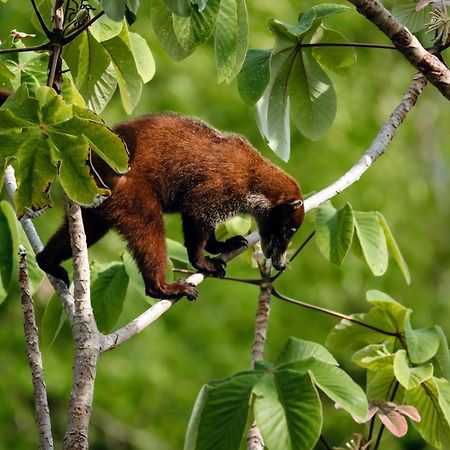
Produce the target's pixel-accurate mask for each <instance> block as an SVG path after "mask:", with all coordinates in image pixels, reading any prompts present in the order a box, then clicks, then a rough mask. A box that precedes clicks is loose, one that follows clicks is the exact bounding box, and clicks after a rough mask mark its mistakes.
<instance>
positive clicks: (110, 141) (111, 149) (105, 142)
mask: <svg viewBox="0 0 450 450" xmlns="http://www.w3.org/2000/svg"><path fill="white" fill-rule="evenodd" d="M74 112H75V117H73V118H72V119H70V120H67V121H65V122H62V123H58V124H54V125H52V126H51V127H49V131H50V132H53V131H56V132H58V133H63V134H65V135H71V136H73V137H77V138H78V137H79V136H80V135H83V136H85V137H86V139H87V140H88V141H89V144H90V146H91V148H92V149H93V150H94V151H95V153H97V154H98V155H99V156H100V157H101V158H102V159H103V160H104V161H106V162H107V163H108V165H109V166H111V167H112V168H113V169H114V170H116V171H117V172H124V171H126V170H127V168H128V154H127V152H126V148H125V144H124V142H123V141H122V139H121V138H120V137H119V136H118V135H117V134H116V133H114V132H113V131H112V130H110V129H109V128H108V127H107V126H105V125H104V124H103V123H101V122H96V121H94V120H91V119H88V120H86V119H85V118H84V117H83V114H85V113H84V111H83V110H82V109H80V108H75V110H74ZM90 115H91V117H93V118H95V117H96V118H97V120H101V119H100V118H99V117H98V116H92V112H90ZM80 145H81V144H80ZM63 150H65V149H63ZM85 156H86V157H87V155H85Z"/></svg>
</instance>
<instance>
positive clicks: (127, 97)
mask: <svg viewBox="0 0 450 450" xmlns="http://www.w3.org/2000/svg"><path fill="white" fill-rule="evenodd" d="M101 44H102V45H103V47H104V48H105V49H106V51H107V52H108V54H109V56H110V58H111V61H112V64H113V67H114V71H115V73H116V77H117V83H118V85H119V90H120V97H121V99H122V105H123V108H124V109H125V112H126V113H128V114H131V112H132V111H133V110H134V108H135V107H136V105H137V104H138V102H139V99H140V98H141V91H142V78H141V75H140V74H139V71H138V68H137V66H136V60H135V57H134V54H133V47H132V43H131V39H130V35H129V33H128V27H127V26H126V25H125V24H124V25H123V28H122V31H121V32H120V33H119V34H118V35H117V36H115V37H113V38H112V39H108V40H107V41H103V42H102V43H101ZM141 70H142V68H141Z"/></svg>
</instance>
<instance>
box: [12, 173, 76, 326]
mask: <svg viewBox="0 0 450 450" xmlns="http://www.w3.org/2000/svg"><path fill="white" fill-rule="evenodd" d="M4 181H5V186H6V189H7V191H8V194H9V197H10V199H11V202H12V203H13V204H14V193H15V192H16V190H17V183H16V177H15V175H14V169H13V168H12V167H11V166H8V167H7V168H6V171H5V178H4ZM20 225H22V228H23V230H24V231H25V234H26V235H27V238H28V241H29V242H30V244H31V247H32V248H33V251H34V253H35V254H36V255H37V254H38V253H40V252H41V251H42V249H43V248H44V246H43V245H42V242H41V239H40V237H39V235H38V234H37V232H36V228H35V227H34V225H33V222H32V221H31V219H29V218H28V217H26V216H24V217H22V219H20ZM47 277H48V279H49V281H50V283H51V285H52V286H53V289H55V292H56V293H57V294H58V295H59V298H60V300H61V302H62V304H63V306H64V310H65V311H66V314H67V317H68V318H69V320H70V322H72V321H73V316H74V314H75V308H74V302H73V297H72V294H71V293H70V292H69V289H68V288H67V286H66V284H65V283H64V281H62V280H58V279H57V278H54V277H52V276H51V275H48V274H47Z"/></svg>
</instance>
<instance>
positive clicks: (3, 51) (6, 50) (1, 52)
mask: <svg viewBox="0 0 450 450" xmlns="http://www.w3.org/2000/svg"><path fill="white" fill-rule="evenodd" d="M49 49H50V42H45V43H44V44H41V45H35V46H34V47H21V48H1V49H0V55H5V54H8V53H23V52H38V51H40V50H49Z"/></svg>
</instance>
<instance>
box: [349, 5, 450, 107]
mask: <svg viewBox="0 0 450 450" xmlns="http://www.w3.org/2000/svg"><path fill="white" fill-rule="evenodd" d="M348 1H349V2H350V3H352V4H353V5H355V6H356V9H357V11H358V12H359V13H360V14H362V15H363V16H364V17H366V18H367V19H368V20H370V21H371V22H372V23H373V24H374V25H376V26H377V27H378V28H379V29H380V30H381V31H382V32H383V33H384V34H385V35H386V36H387V37H388V38H389V39H390V40H391V41H392V43H393V44H394V45H395V46H396V47H397V49H398V50H399V51H400V52H401V53H402V54H403V56H405V58H406V59H407V60H408V61H409V62H410V63H411V64H412V65H413V66H414V67H415V68H416V69H417V70H419V71H420V72H422V73H423V74H424V75H425V77H426V78H427V80H428V81H429V82H430V83H431V84H432V85H434V86H435V87H436V88H437V89H439V91H440V92H441V93H442V95H444V96H445V97H446V98H447V99H449V100H450V70H449V69H448V68H447V66H446V65H445V64H444V63H443V62H442V61H441V60H440V59H439V58H438V57H437V56H435V55H433V54H432V53H430V52H429V51H427V50H426V49H425V48H424V47H423V46H422V44H421V43H420V42H419V40H418V39H417V38H416V37H415V36H414V35H413V34H412V33H411V32H410V31H409V30H408V28H406V27H405V26H404V25H402V24H401V23H400V22H399V21H398V20H397V19H396V18H395V17H394V16H393V15H392V14H391V13H390V12H389V11H388V10H387V9H386V8H385V7H384V6H383V5H382V4H381V2H380V1H379V0H348Z"/></svg>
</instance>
